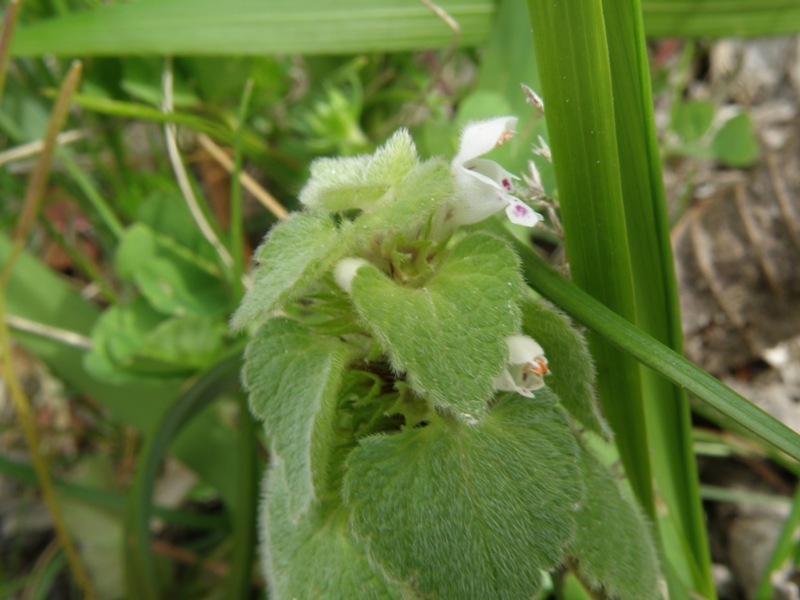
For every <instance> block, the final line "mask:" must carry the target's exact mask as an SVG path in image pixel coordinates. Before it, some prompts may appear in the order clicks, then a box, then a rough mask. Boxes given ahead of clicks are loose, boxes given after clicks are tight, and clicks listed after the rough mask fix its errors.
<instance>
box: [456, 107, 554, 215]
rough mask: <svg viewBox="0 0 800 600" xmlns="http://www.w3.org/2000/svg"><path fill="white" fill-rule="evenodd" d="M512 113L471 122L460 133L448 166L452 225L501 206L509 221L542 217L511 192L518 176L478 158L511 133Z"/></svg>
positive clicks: (490, 213) (507, 137)
mask: <svg viewBox="0 0 800 600" xmlns="http://www.w3.org/2000/svg"><path fill="white" fill-rule="evenodd" d="M516 124H517V119H516V117H498V118H495V119H489V120H487V121H478V122H477V123H471V124H470V125H467V126H466V127H465V128H464V131H463V132H462V134H461V143H460V144H459V148H458V154H456V156H455V158H454V159H453V162H452V163H451V168H452V171H453V179H454V182H455V189H456V191H455V193H456V199H455V202H454V204H453V206H452V208H451V212H450V214H449V215H448V219H449V220H451V221H452V223H453V224H454V225H456V226H458V225H469V224H471V223H477V222H478V221H483V220H484V219H486V218H487V217H490V216H491V215H493V214H494V213H496V212H498V211H500V210H502V209H505V211H506V214H507V215H508V218H509V219H510V220H511V222H512V223H517V224H518V225H525V226H526V227H533V226H534V225H536V224H537V223H538V222H539V221H540V220H541V219H542V217H541V216H540V215H539V214H538V213H536V212H534V210H533V209H532V208H530V207H529V206H528V205H527V204H525V203H524V202H521V201H520V200H518V199H517V198H515V197H514V196H512V195H511V189H512V183H511V182H512V180H514V179H519V178H518V177H517V176H515V175H512V174H511V173H509V172H508V171H506V170H505V169H503V167H501V166H500V165H499V164H497V163H496V162H494V161H493V160H488V159H486V158H479V157H480V156H482V155H484V154H486V153H487V152H489V151H490V150H492V149H493V148H496V147H498V146H502V145H503V144H504V143H505V142H506V141H507V140H508V139H509V138H510V137H511V136H512V135H513V134H514V127H515V126H516Z"/></svg>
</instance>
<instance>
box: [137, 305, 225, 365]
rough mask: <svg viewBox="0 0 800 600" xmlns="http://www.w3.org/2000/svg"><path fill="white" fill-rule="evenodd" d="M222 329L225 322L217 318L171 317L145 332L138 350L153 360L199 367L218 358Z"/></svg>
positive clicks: (222, 335)
mask: <svg viewBox="0 0 800 600" xmlns="http://www.w3.org/2000/svg"><path fill="white" fill-rule="evenodd" d="M226 331H227V326H226V325H225V322H224V321H219V320H217V319H212V318H209V317H201V316H194V315H189V316H186V317H173V318H171V319H167V320H166V321H164V322H163V323H161V324H159V325H158V326H157V327H156V328H154V329H153V330H152V331H151V332H149V334H148V336H147V343H146V344H145V346H144V347H143V348H142V353H143V354H145V355H147V356H148V357H151V358H153V359H155V360H161V361H164V362H169V363H174V364H180V365H186V366H188V367H194V368H197V369H201V368H203V367H208V366H210V365H211V363H213V362H214V360H215V359H218V358H220V357H221V355H222V353H223V351H224V349H225V345H224V339H225V333H226Z"/></svg>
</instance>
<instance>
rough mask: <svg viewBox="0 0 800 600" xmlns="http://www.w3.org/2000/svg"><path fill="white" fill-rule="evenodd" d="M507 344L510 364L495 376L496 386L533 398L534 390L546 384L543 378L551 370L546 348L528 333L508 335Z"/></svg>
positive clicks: (505, 390)
mask: <svg viewBox="0 0 800 600" xmlns="http://www.w3.org/2000/svg"><path fill="white" fill-rule="evenodd" d="M506 344H507V345H508V364H507V365H506V368H505V369H503V372H502V373H500V375H498V376H497V377H495V378H494V388H495V389H496V390H498V391H502V392H517V393H518V394H520V395H522V396H526V397H527V398H533V392H534V391H535V390H538V389H541V388H542V387H543V386H544V381H543V380H542V378H543V377H544V376H545V375H547V374H548V373H549V372H550V370H549V369H548V368H547V359H546V358H545V356H544V350H542V347H541V346H540V345H539V344H538V342H536V340H534V339H533V338H530V337H528V336H527V335H511V336H508V337H507V338H506Z"/></svg>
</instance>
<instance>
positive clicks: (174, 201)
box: [134, 179, 218, 270]
mask: <svg viewBox="0 0 800 600" xmlns="http://www.w3.org/2000/svg"><path fill="white" fill-rule="evenodd" d="M167 183H171V181H170V180H167ZM143 185H144V186H147V188H148V189H154V191H150V192H149V193H148V197H147V198H146V199H145V200H144V201H140V202H141V204H139V205H138V206H137V207H136V212H135V217H134V220H135V221H137V222H139V223H144V224H145V225H147V226H149V227H150V228H151V229H152V230H153V231H155V232H158V233H160V234H162V235H164V236H166V237H168V238H170V239H171V240H172V241H174V242H175V243H176V244H177V245H178V246H180V247H181V248H185V249H186V250H187V251H188V252H190V253H191V254H193V255H194V256H196V257H198V260H199V261H201V262H203V264H205V265H207V268H209V269H213V270H218V268H217V266H216V262H215V261H216V260H217V255H216V251H215V250H214V247H213V246H212V245H211V244H210V243H209V242H208V240H207V239H206V238H205V236H204V235H203V233H202V232H201V231H200V229H199V228H198V227H197V222H196V221H195V220H194V218H193V217H192V213H191V212H189V208H188V207H187V206H186V202H185V200H184V199H183V197H182V196H181V194H180V191H179V190H178V189H177V187H175V188H174V189H173V188H168V189H166V190H164V189H158V188H159V186H163V185H165V182H164V181H163V180H162V181H159V180H157V179H156V180H150V181H144V182H143ZM135 193H137V194H141V192H140V191H139V190H136V192H135ZM137 200H138V199H137Z"/></svg>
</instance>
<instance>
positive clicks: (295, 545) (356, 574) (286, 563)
mask: <svg viewBox="0 0 800 600" xmlns="http://www.w3.org/2000/svg"><path fill="white" fill-rule="evenodd" d="M265 496H266V498H267V500H266V503H265V505H264V506H263V508H262V510H263V513H262V518H261V523H262V528H261V549H262V555H263V557H264V563H263V564H264V572H265V573H266V576H267V580H268V583H269V592H270V593H269V597H270V598H272V599H274V600H283V599H289V600H291V599H294V598H298V599H299V598H309V599H310V598H331V599H336V598H342V599H344V598H353V599H355V598H364V599H369V600H383V599H394V598H397V599H399V598H400V597H401V595H400V593H399V590H398V588H397V586H396V585H395V584H392V583H390V582H389V581H387V580H386V578H385V577H384V576H383V574H382V573H381V572H380V571H379V570H378V569H376V568H375V567H373V566H372V565H371V564H370V563H369V562H368V561H367V556H366V552H365V550H364V547H363V545H362V544H361V543H359V542H358V541H357V540H355V539H354V538H353V535H352V534H351V533H350V530H349V528H348V512H347V509H345V508H344V507H343V506H341V505H339V506H333V507H331V506H328V505H327V504H322V505H319V506H315V507H314V508H313V509H312V510H311V511H310V512H309V513H308V514H307V515H305V516H303V517H302V518H301V519H300V520H299V521H298V522H297V523H293V519H292V515H291V511H290V508H289V506H290V493H289V489H288V486H287V484H286V478H285V469H284V466H283V465H282V464H281V463H280V462H278V463H277V464H274V465H273V466H272V468H270V473H269V475H268V476H267V479H266V481H265Z"/></svg>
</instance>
